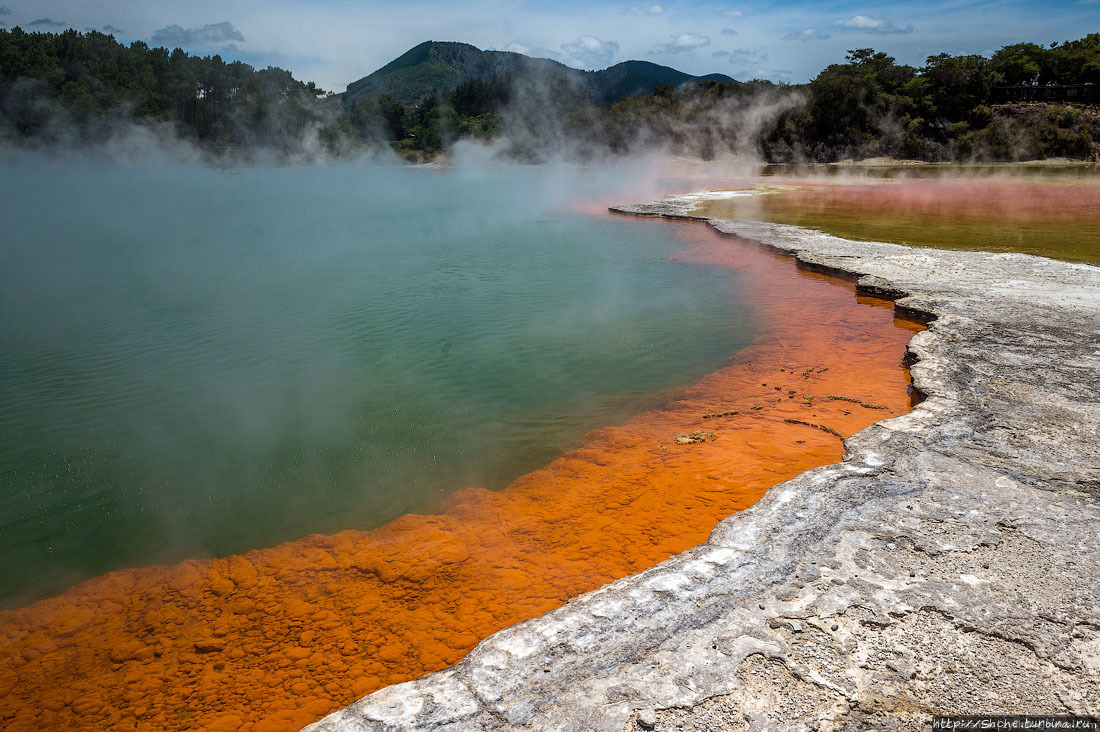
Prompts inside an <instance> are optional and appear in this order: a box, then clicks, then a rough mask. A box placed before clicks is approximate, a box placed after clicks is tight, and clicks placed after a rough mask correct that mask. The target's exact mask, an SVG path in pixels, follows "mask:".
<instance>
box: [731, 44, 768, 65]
mask: <svg viewBox="0 0 1100 732" xmlns="http://www.w3.org/2000/svg"><path fill="white" fill-rule="evenodd" d="M767 61H768V49H767V48H766V47H764V46H761V47H760V48H735V49H733V50H732V51H730V63H731V64H738V65H740V66H759V65H761V64H764V63H767Z"/></svg>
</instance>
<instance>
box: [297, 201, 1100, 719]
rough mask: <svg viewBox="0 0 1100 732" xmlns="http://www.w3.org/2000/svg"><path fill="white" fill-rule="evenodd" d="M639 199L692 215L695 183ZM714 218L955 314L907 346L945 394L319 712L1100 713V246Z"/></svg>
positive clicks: (678, 715) (348, 715)
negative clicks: (515, 620) (610, 571)
mask: <svg viewBox="0 0 1100 732" xmlns="http://www.w3.org/2000/svg"><path fill="white" fill-rule="evenodd" d="M620 211H622V212H625V213H633V214H638V215H670V216H674V217H687V216H690V206H689V205H687V203H686V202H684V201H680V202H677V201H671V202H664V203H662V204H657V205H648V206H630V207H623V208H622V209H620ZM710 224H711V225H712V226H714V227H715V228H716V229H717V230H718V231H720V232H722V233H725V234H728V235H732V236H737V237H740V238H743V239H750V240H753V241H756V242H758V243H761V244H763V245H764V246H767V247H770V248H772V249H774V250H776V251H778V252H781V253H784V254H788V255H791V256H793V257H794V258H795V260H796V262H797V264H798V266H800V267H805V268H809V269H814V270H818V271H825V272H832V273H836V274H841V275H844V276H847V277H849V278H858V283H857V286H858V288H859V289H860V290H861V291H863V292H867V293H874V294H878V295H880V296H886V297H890V298H894V299H896V308H897V310H898V311H899V312H901V313H904V314H906V315H910V316H915V317H923V318H926V319H928V320H931V322H930V324H929V328H928V330H927V331H925V332H923V333H919V334H917V335H916V336H915V337H914V338H913V339H912V341H911V342H910V344H909V347H908V350H909V356H910V358H911V360H912V361H913V365H912V376H913V383H914V386H915V387H916V388H917V389H919V390H920V392H922V393H923V394H924V395H925V396H926V399H925V400H924V401H923V402H921V403H920V404H919V405H918V406H917V407H916V408H915V409H914V410H913V411H912V412H910V413H909V414H905V415H902V416H898V417H894V418H891V419H887V420H884V421H882V422H878V423H876V424H874V425H872V426H871V427H868V428H867V429H864V430H862V431H860V432H859V433H857V434H855V435H853V436H852V437H850V438H848V439H847V440H846V441H845V447H846V450H847V456H846V459H845V460H844V462H842V463H840V464H837V465H829V466H825V467H822V468H817V469H815V470H811V471H809V472H806V473H804V474H802V475H800V476H798V477H796V478H794V479H793V480H789V481H787V482H785V483H782V484H780V485H778V486H775V487H774V488H772V489H771V490H770V491H768V493H767V494H766V495H765V496H764V498H763V499H761V500H760V501H759V502H758V503H757V504H756V505H755V506H753V507H752V508H750V509H748V510H746V511H743V512H741V513H738V514H735V515H733V516H731V517H729V518H727V519H726V520H724V521H722V522H721V523H720V524H719V525H718V526H717V527H716V528H715V530H714V532H713V533H712V534H711V536H710V538H709V539H708V540H707V542H706V543H704V544H702V545H701V546H698V547H696V548H694V549H691V550H689V551H686V552H684V553H683V554H680V555H678V556H676V557H673V558H671V559H669V560H667V561H665V562H663V563H661V564H660V565H658V566H656V567H653V568H652V569H650V570H647V571H645V572H642V573H640V574H638V575H635V576H632V577H627V578H624V579H622V580H619V581H617V582H614V583H612V584H610V585H607V586H605V587H603V588H601V589H598V590H596V591H594V592H591V593H588V594H587V595H584V596H582V597H578V598H576V599H574V600H572V601H570V602H569V603H568V604H567V605H566V606H564V607H562V608H559V609H557V610H554V611H552V612H550V613H547V614H546V615H544V616H541V617H539V618H535V619H533V620H530V621H527V622H525V623H520V624H518V625H516V626H513V627H511V628H507V629H505V630H503V631H500V632H499V633H497V634H495V635H493V636H491V637H489V638H487V639H485V640H484V641H482V642H481V644H479V645H478V647H477V648H476V649H474V650H473V651H472V652H471V653H470V654H469V655H468V656H467V657H466V658H465V659H464V660H463V661H461V662H460V663H458V664H457V665H455V666H454V667H452V668H450V669H448V670H446V671H442V672H439V673H434V674H429V675H427V676H425V677H423V678H421V679H419V680H416V681H412V682H408V683H405V684H399V685H396V686H392V687H389V688H385V689H382V690H379V691H377V692H375V693H374V694H371V695H370V696H367V697H365V698H364V699H361V700H360V701H358V702H356V703H355V704H352V705H351V706H349V707H347V708H345V709H343V710H341V711H338V712H336V713H334V714H332V715H330V716H328V717H326V718H325V719H323V720H321V721H320V722H318V723H316V724H314V725H311V726H310V727H307V728H306V729H307V730H309V731H310V732H337V731H339V732H344V731H348V732H350V731H352V730H356V731H358V730H380V731H381V730H385V731H387V732H390V731H393V732H396V731H397V730H454V731H457V730H463V731H472V730H505V729H517V730H578V731H579V730H584V731H585V732H588V731H590V730H593V731H594V730H608V731H615V732H620V731H623V730H628V729H636V728H637V727H636V726H635V722H638V723H643V722H646V723H647V722H649V720H650V717H649V713H650V711H651V710H653V717H652V722H653V728H654V729H656V730H712V731H713V730H757V729H760V730H764V729H769V730H771V729H784V730H788V729H789V730H840V729H844V730H872V729H875V730H877V729H898V730H925V729H928V725H929V719H930V717H931V716H932V714H933V712H935V713H939V714H977V713H1022V712H1027V713H1035V714H1038V713H1044V714H1098V713H1100V579H1098V578H1100V434H1098V433H1100V395H1098V391H1097V385H1098V384H1100V269H1097V268H1095V267H1090V266H1086V265H1077V264H1068V263H1064V262H1056V261H1052V260H1047V259H1042V258H1037V257H1031V256H1025V255H1019V254H988V253H979V252H956V251H938V250H929V249H915V248H911V247H905V246H898V245H892V244H880V243H865V242H858V243H857V242H851V241H846V240H843V239H838V238H835V237H831V236H827V235H825V234H822V233H819V232H814V231H808V230H805V229H799V228H795V227H788V226H779V225H773V224H765V223H754V222H733V221H722V220H713V221H711V222H710ZM731 246H735V244H731ZM810 560H815V561H816V562H817V564H816V565H811V566H813V575H812V576H811V577H810V579H809V580H808V581H805V580H800V581H799V582H798V583H796V582H794V580H795V576H796V574H798V571H799V568H800V567H802V568H805V567H806V566H808V563H809V561H810ZM765 608H766V609H765ZM826 628H828V629H830V631H829V632H827V631H826V630H825V629H826ZM544 669H549V672H548V673H547V672H544ZM643 715H644V716H643ZM643 726H644V724H643Z"/></svg>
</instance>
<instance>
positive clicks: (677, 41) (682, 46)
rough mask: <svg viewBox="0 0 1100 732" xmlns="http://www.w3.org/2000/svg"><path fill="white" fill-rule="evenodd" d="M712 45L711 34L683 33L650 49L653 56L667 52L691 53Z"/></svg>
mask: <svg viewBox="0 0 1100 732" xmlns="http://www.w3.org/2000/svg"><path fill="white" fill-rule="evenodd" d="M709 45H710V36H701V35H699V34H698V33H681V34H680V35H678V36H673V37H672V40H671V41H669V42H668V43H658V44H656V45H655V46H653V48H651V49H650V51H649V54H650V55H651V56H660V55H665V54H677V53H690V52H691V51H694V50H695V49H697V48H703V47H704V46H709Z"/></svg>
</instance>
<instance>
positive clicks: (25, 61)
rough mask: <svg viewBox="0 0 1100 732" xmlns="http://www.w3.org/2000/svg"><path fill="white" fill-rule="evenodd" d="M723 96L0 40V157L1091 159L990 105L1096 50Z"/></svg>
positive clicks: (1078, 135) (1020, 51)
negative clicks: (115, 151) (362, 71)
mask: <svg viewBox="0 0 1100 732" xmlns="http://www.w3.org/2000/svg"><path fill="white" fill-rule="evenodd" d="M727 78H728V77H721V76H718V75H716V76H714V77H709V78H708V77H690V76H688V75H686V74H682V73H681V72H678V71H676V70H675V69H669V68H668V67H664V66H658V65H656V64H650V63H647V62H641V61H631V62H625V63H623V64H618V65H616V66H613V67H611V68H610V69H605V70H604V71H600V72H583V71H578V70H576V69H570V68H569V67H566V66H563V65H561V64H558V63H557V62H553V61H549V60H546V59H531V58H528V57H526V56H521V55H520V54H513V53H504V52H486V51H480V50H478V49H476V48H474V47H473V46H468V45H466V44H459V43H436V42H427V43H425V44H421V45H420V46H417V47H416V48H414V49H412V50H410V51H409V52H407V53H406V54H404V55H403V56H401V57H399V58H398V59H396V60H395V61H393V62H391V63H390V64H387V65H386V66H385V67H383V68H382V69H379V70H378V71H377V72H375V73H374V74H371V75H370V76H368V77H365V78H364V79H361V80H360V81H358V82H355V83H353V84H351V85H350V86H349V87H348V91H347V93H346V94H328V93H326V92H324V91H322V90H321V89H318V88H317V87H316V86H315V85H314V84H313V83H311V82H310V83H305V82H301V81H298V80H296V79H294V78H293V76H292V75H291V74H290V73H289V72H287V71H284V70H282V69H278V68H273V67H269V68H266V69H260V70H257V69H254V68H253V67H251V66H249V65H248V64H244V63H241V62H239V61H235V62H228V63H227V62H225V61H224V60H222V59H221V58H220V57H218V56H208V57H200V56H192V55H189V54H187V53H185V52H184V51H182V50H180V49H175V50H173V51H169V50H168V49H165V48H151V47H149V46H148V45H146V44H145V43H142V42H140V41H135V42H133V43H131V44H130V45H129V46H125V45H123V44H120V43H118V42H117V41H115V39H114V38H113V37H112V36H108V35H104V34H102V33H97V32H94V31H92V32H89V33H86V34H85V33H78V32H76V31H73V30H69V31H65V32H64V33H59V34H52V33H26V32H24V31H23V30H21V29H19V28H13V29H11V30H0V139H7V140H8V141H9V142H14V143H19V144H45V145H49V144H55V143H57V142H62V141H64V142H76V143H79V142H91V141H96V140H99V139H102V137H103V136H104V135H105V134H108V133H109V132H110V130H111V129H112V127H113V126H116V125H121V124H129V123H133V122H137V123H140V124H143V125H151V126H154V127H158V126H159V127H160V128H162V129H163V130H165V131H168V132H171V133H172V134H174V135H178V136H179V137H182V138H184V139H186V140H189V141H191V142H194V143H196V144H197V145H198V146H199V147H200V148H201V149H203V150H205V151H207V152H208V153H211V154H217V153H224V152H232V153H235V154H239V155H242V156H249V155H251V154H254V153H255V152H257V151H262V150H268V151H272V152H274V153H276V154H278V155H286V156H293V155H296V154H302V153H316V152H324V153H327V154H330V155H340V154H347V153H349V152H357V151H361V150H366V149H377V148H381V147H388V148H390V149H392V150H394V151H396V152H398V153H399V154H402V155H404V156H406V157H409V158H420V159H423V158H430V157H433V156H435V155H437V154H439V153H441V152H443V151H445V150H447V148H448V147H449V146H450V145H452V144H453V143H454V142H456V141H458V140H461V139H471V138H472V139H476V140H486V141H488V140H494V141H496V142H498V143H499V145H500V147H501V149H502V150H503V151H504V152H505V154H510V155H512V156H514V157H519V158H523V159H531V160H537V159H540V158H542V157H545V156H546V155H548V154H554V153H561V154H565V155H572V156H579V157H585V158H587V157H592V156H600V155H608V154H617V153H622V152H629V151H632V150H636V149H639V148H661V149H667V150H669V151H672V152H676V153H681V154H688V155H697V156H701V157H704V158H708V157H713V156H715V155H719V154H721V153H723V152H726V151H734V152H744V153H751V154H758V155H760V156H762V157H763V158H765V159H767V160H771V161H776V162H786V161H823V162H825V161H833V160H837V159H842V158H866V157H877V156H889V157H897V158H909V159H919V160H928V161H948V160H980V161H1001V160H1016V159H1035V158H1043V157H1068V158H1076V159H1093V160H1095V159H1098V158H1100V106H1089V105H1080V104H1079V105H1071V104H1066V103H1061V102H1059V103H1036V102H1030V103H1019V104H995V103H993V102H994V100H995V88H996V87H998V86H1002V85H1014V86H1019V85H1021V84H1026V85H1028V86H1030V85H1031V84H1032V83H1033V82H1034V83H1036V84H1038V85H1046V84H1048V82H1049V83H1051V84H1054V83H1057V84H1059V85H1063V86H1064V85H1069V84H1079V85H1086V84H1087V85H1095V84H1100V34H1096V33H1094V34H1090V35H1088V36H1086V37H1085V38H1082V39H1080V40H1076V41H1066V42H1064V43H1062V44H1052V45H1051V46H1048V47H1044V46H1039V45H1036V44H1031V43H1021V44H1014V45H1011V46H1005V47H1004V48H1002V49H1000V50H999V51H997V52H996V53H995V54H993V56H992V57H991V58H986V57H983V56H977V55H970V56H951V55H948V54H941V55H938V56H932V57H929V58H928V59H927V62H926V63H925V65H924V66H922V67H920V68H916V67H912V66H906V65H902V64H898V63H896V61H895V60H894V59H893V58H891V57H890V56H888V55H886V54H884V53H881V52H877V51H875V50H873V49H856V50H852V51H850V52H849V53H848V56H847V58H846V60H845V62H844V63H838V64H833V65H831V66H829V67H827V68H826V69H824V70H823V71H822V72H821V73H820V74H818V76H817V77H816V78H815V79H813V80H812V81H811V82H810V83H808V84H804V85H777V84H773V83H771V82H768V81H759V80H757V81H750V82H737V81H733V80H726V79H727ZM1082 89H1086V90H1087V91H1088V94H1090V95H1092V97H1093V98H1095V95H1093V94H1092V91H1091V86H1089V87H1087V88H1086V87H1082ZM411 94H415V96H410V95H411Z"/></svg>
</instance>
